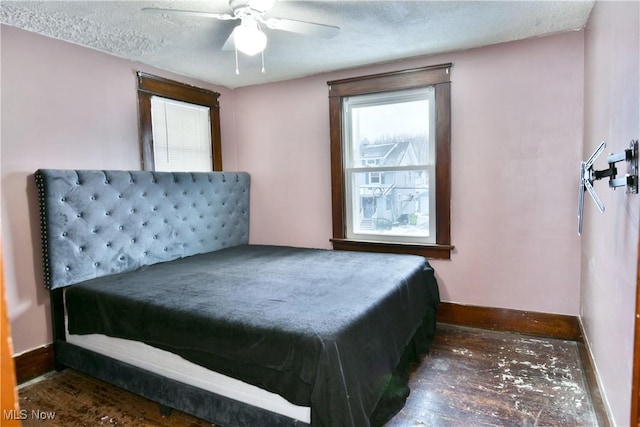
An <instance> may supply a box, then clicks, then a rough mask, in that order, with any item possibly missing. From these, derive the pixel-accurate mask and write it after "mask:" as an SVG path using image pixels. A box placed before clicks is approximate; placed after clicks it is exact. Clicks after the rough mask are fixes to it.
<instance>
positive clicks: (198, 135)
mask: <svg viewBox="0 0 640 427" xmlns="http://www.w3.org/2000/svg"><path fill="white" fill-rule="evenodd" d="M137 77H138V112H139V120H140V148H141V161H142V168H143V169H144V170H156V171H185V172H199V171H212V170H215V171H221V170H222V144H221V141H220V139H221V138H220V105H219V102H218V98H219V97H220V94H219V93H217V92H213V91H210V90H207V89H203V88H199V87H196V86H191V85H187V84H184V83H180V82H176V81H173V80H168V79H165V78H162V77H157V76H152V75H149V74H146V73H142V72H138V73H137Z"/></svg>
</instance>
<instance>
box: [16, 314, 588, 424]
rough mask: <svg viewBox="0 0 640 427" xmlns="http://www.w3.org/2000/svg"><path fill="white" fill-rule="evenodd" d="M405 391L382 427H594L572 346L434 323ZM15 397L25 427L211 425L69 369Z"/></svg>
mask: <svg viewBox="0 0 640 427" xmlns="http://www.w3.org/2000/svg"><path fill="white" fill-rule="evenodd" d="M410 387H411V395H410V396H409V399H408V400H407V403H406V405H405V407H404V408H403V409H402V411H401V412H400V413H398V414H397V415H396V416H395V417H394V418H393V419H392V420H391V421H390V422H389V423H388V424H387V427H407V426H465V427H466V426H586V427H590V426H597V420H596V416H595V412H594V407H593V404H592V401H591V397H590V395H589V393H588V391H587V386H586V382H585V378H584V374H583V369H582V366H581V365H580V355H579V351H578V347H577V344H576V343H575V342H571V341H563V340H555V339H540V338H536V337H530V336H524V335H520V334H514V333H508V332H494V331H487V330H482V329H473V328H465V327H460V326H452V325H446V324H439V325H438V335H437V338H436V340H435V342H434V345H433V347H432V350H431V353H430V354H429V355H428V356H426V357H425V359H424V360H423V361H422V363H421V364H420V365H419V366H418V367H416V369H415V371H414V372H413V374H412V376H411V384H410ZM19 395H20V406H21V409H23V410H26V415H27V417H26V419H25V420H23V425H24V426H27V427H28V426H47V425H50V426H99V425H119V426H189V427H196V426H209V425H211V424H209V423H206V422H204V421H202V420H198V419H196V418H193V417H190V416H188V415H186V414H183V413H180V412H176V411H174V413H173V414H172V415H171V416H168V417H167V416H162V415H161V414H160V412H159V410H158V406H157V405H156V404H154V403H152V402H149V401H147V400H145V399H143V398H140V397H138V396H135V395H132V394H130V393H127V392H125V391H123V390H121V389H118V388H115V387H112V386H110V385H108V384H105V383H103V382H100V381H97V380H94V379H92V378H88V377H86V376H84V375H82V374H79V373H77V372H75V371H72V370H65V371H63V372H60V373H54V374H50V375H47V376H45V377H44V378H42V379H40V380H39V381H36V382H31V383H29V384H27V385H24V386H21V387H20V390H19ZM34 411H35V412H34ZM38 414H40V417H39V418H38V417H37V415H38ZM46 418H52V419H48V420H47V419H46Z"/></svg>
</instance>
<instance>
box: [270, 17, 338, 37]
mask: <svg viewBox="0 0 640 427" xmlns="http://www.w3.org/2000/svg"><path fill="white" fill-rule="evenodd" d="M260 21H261V22H263V23H264V24H265V25H266V26H267V27H268V28H271V29H272V30H282V31H289V32H292V33H298V34H306V35H309V36H315V37H321V38H325V39H330V38H333V37H335V36H337V35H338V33H339V32H340V28H339V27H334V26H333V25H324V24H317V23H315V22H305V21H296V20H294V19H284V18H268V19H261V20H260Z"/></svg>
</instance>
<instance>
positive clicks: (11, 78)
mask: <svg viewBox="0 0 640 427" xmlns="http://www.w3.org/2000/svg"><path fill="white" fill-rule="evenodd" d="M0 28H1V29H0V31H1V37H2V39H1V40H2V51H1V55H2V57H1V60H2V74H1V78H2V133H1V137H2V140H1V143H2V148H1V149H2V151H1V153H2V156H1V167H2V169H1V173H2V175H1V176H2V181H1V184H2V240H3V241H2V244H3V249H4V250H3V252H4V257H5V259H4V266H5V276H6V293H7V302H8V304H7V305H8V312H9V316H10V319H11V328H12V331H13V338H14V340H13V345H14V350H15V352H16V353H20V352H22V351H25V350H29V349H32V348H35V347H38V346H40V345H44V344H47V343H49V342H51V332H50V329H51V328H50V323H51V322H50V320H49V301H48V298H49V296H48V292H47V291H46V290H45V289H44V288H43V287H42V285H41V284H42V280H41V277H42V276H41V270H42V266H41V262H40V246H39V239H40V237H39V228H38V219H37V204H36V203H35V200H36V194H35V184H34V183H33V180H32V177H31V176H30V175H32V174H33V172H34V171H35V170H36V169H38V168H84V169H139V168H140V155H139V143H138V119H137V94H136V78H135V71H137V70H143V71H147V72H150V73H153V74H157V75H161V76H165V77H169V78H176V79H179V80H181V81H184V82H186V83H191V84H196V83H197V82H195V81H192V80H189V79H186V78H183V77H178V76H173V75H171V74H169V73H167V72H162V71H159V70H154V69H152V68H150V67H145V66H142V65H140V64H135V63H131V62H129V61H125V60H122V59H119V58H116V57H113V56H110V55H106V54H103V53H100V52H97V51H95V50H90V49H85V48H82V47H79V46H75V45H72V44H68V43H63V42H60V41H57V40H54V39H50V38H46V37H41V36H38V35H35V34H32V33H28V32H25V31H21V30H17V29H15V28H12V27H7V26H2V27H0ZM199 84H200V85H204V86H207V87H208V88H210V89H213V90H217V91H219V92H221V104H222V112H221V121H222V129H223V139H224V140H225V141H229V142H233V139H234V137H233V131H234V118H233V111H234V107H233V96H232V93H231V91H230V90H228V89H225V88H220V87H213V86H211V85H206V84H203V83H199ZM233 147H234V144H233V143H231V144H226V145H225V151H224V153H223V161H224V162H225V163H226V164H225V166H226V167H228V168H230V169H235V160H236V159H235V158H236V156H235V152H234V150H233Z"/></svg>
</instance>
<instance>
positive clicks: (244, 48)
mask: <svg viewBox="0 0 640 427" xmlns="http://www.w3.org/2000/svg"><path fill="white" fill-rule="evenodd" d="M233 40H234V42H235V45H236V49H238V50H239V51H240V52H242V53H244V54H246V55H249V56H253V55H256V54H258V53H260V52H262V51H263V50H264V49H265V48H266V47H267V36H266V34H265V33H263V32H262V31H260V28H258V25H257V24H256V23H251V24H245V23H244V22H243V23H242V24H241V25H239V26H238V27H236V29H235V30H234V32H233Z"/></svg>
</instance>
